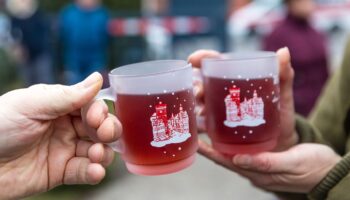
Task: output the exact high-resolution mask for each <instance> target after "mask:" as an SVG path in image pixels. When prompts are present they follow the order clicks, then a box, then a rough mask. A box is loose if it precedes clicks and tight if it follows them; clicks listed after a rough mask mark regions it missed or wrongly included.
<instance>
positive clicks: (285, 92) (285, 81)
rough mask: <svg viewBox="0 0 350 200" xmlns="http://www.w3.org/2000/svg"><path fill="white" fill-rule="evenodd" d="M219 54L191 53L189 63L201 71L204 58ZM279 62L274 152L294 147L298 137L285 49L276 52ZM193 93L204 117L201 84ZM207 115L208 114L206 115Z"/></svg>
mask: <svg viewBox="0 0 350 200" xmlns="http://www.w3.org/2000/svg"><path fill="white" fill-rule="evenodd" d="M218 57H220V54H219V53H218V52H215V51H206V50H201V51H197V52H195V53H193V54H192V55H191V56H190V57H189V62H190V63H192V65H193V66H194V67H197V68H199V69H201V68H202V67H203V66H202V61H203V59H206V58H218ZM277 58H278V62H279V81H280V129H281V133H280V136H279V137H278V139H277V146H276V147H275V149H274V150H275V151H282V150H285V149H288V148H290V147H291V146H293V145H295V144H296V143H297V141H298V135H297V134H296V132H295V130H294V128H295V115H294V104H293V88H292V84H293V77H294V71H293V69H292V67H291V64H290V53H289V51H288V49H287V48H283V49H280V50H279V51H278V52H277ZM194 87H195V88H194V91H195V95H196V100H197V108H196V111H199V112H197V115H199V116H206V115H205V113H206V112H207V108H205V107H204V105H205V104H204V93H205V92H206V91H204V87H203V84H202V83H201V82H199V81H198V82H197V84H195V85H194ZM208 114H209V113H208ZM200 149H202V148H201V146H200Z"/></svg>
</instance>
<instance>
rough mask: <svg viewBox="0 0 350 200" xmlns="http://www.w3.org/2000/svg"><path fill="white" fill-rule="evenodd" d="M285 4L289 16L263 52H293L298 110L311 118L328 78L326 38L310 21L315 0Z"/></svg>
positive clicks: (264, 42) (271, 36) (265, 45)
mask: <svg viewBox="0 0 350 200" xmlns="http://www.w3.org/2000/svg"><path fill="white" fill-rule="evenodd" d="M285 4H286V6H287V12H288V13H287V16H286V18H285V19H284V20H283V21H282V22H281V23H280V24H279V25H277V26H276V27H275V29H274V30H273V31H272V33H271V34H269V35H268V36H266V38H265V39H264V41H263V49H264V50H268V51H276V50H277V49H279V48H282V47H285V46H287V47H288V48H289V49H290V52H291V55H292V65H293V67H294V70H295V81H294V103H295V109H296V112H297V113H300V114H302V115H304V116H307V115H308V114H309V113H310V111H311V109H312V108H313V106H314V104H315V102H316V100H317V98H318V96H319V94H320V93H321V90H322V88H323V86H324V84H325V82H326V80H327V78H328V52H327V45H326V38H325V36H324V35H323V34H321V33H319V32H318V31H316V30H315V29H314V28H313V27H312V25H311V24H310V22H309V20H310V17H311V15H312V12H313V11H314V7H315V3H314V1H313V0H285Z"/></svg>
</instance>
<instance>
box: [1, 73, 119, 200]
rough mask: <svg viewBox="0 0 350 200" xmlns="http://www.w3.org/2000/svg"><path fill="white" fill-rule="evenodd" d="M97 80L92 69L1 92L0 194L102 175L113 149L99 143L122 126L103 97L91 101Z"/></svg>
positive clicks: (12, 195)
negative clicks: (57, 81) (67, 81)
mask: <svg viewBox="0 0 350 200" xmlns="http://www.w3.org/2000/svg"><path fill="white" fill-rule="evenodd" d="M102 80H103V79H102V76H101V75H100V74H98V73H94V74H92V75H91V76H89V77H88V78H87V79H85V80H84V81H82V82H80V83H78V84H76V85H73V86H63V85H45V84H39V85H34V86H32V87H29V88H26V89H19V90H14V91H11V92H9V93H6V94H4V95H2V96H0V119H1V124H0V199H20V198H24V197H28V196H31V195H35V194H38V193H42V192H45V191H48V190H51V189H53V188H55V187H57V186H59V185H63V184H65V185H73V184H92V185H93V184H97V183H99V182H100V181H101V180H102V179H103V178H104V176H105V173H106V172H105V168H106V167H107V166H109V165H110V164H111V163H112V161H113V159H114V152H113V151H112V149H111V148H110V147H108V146H106V145H104V144H103V143H109V142H114V141H116V140H117V139H118V138H119V136H120V134H121V125H120V123H119V121H118V120H117V118H116V117H115V116H113V115H109V114H108V108H107V106H106V104H105V103H104V102H103V101H94V102H90V101H93V99H94V97H95V96H96V95H97V93H98V92H99V90H100V89H101V86H102V82H103V81H102ZM82 107H86V108H87V112H86V113H84V114H81V108H82ZM83 117H84V118H85V119H86V123H83V120H82V118H83ZM84 124H87V126H85V125H84ZM88 127H90V128H89V129H87V128H88ZM91 128H93V130H94V131H93V132H89V134H87V133H88V131H87V130H90V129H91Z"/></svg>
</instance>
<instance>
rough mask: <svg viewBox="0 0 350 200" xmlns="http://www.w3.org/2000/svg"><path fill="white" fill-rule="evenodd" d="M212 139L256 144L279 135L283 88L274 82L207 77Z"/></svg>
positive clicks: (269, 79)
mask: <svg viewBox="0 0 350 200" xmlns="http://www.w3.org/2000/svg"><path fill="white" fill-rule="evenodd" d="M205 89H206V93H205V104H206V108H207V113H208V115H207V121H206V123H207V127H208V134H209V136H210V138H211V139H212V140H213V141H215V142H219V143H226V144H254V143H262V142H266V141H269V140H272V139H276V138H277V137H278V135H279V123H280V120H279V117H280V116H279V88H278V85H275V84H274V82H273V78H271V77H269V78H261V79H220V78H213V77H205Z"/></svg>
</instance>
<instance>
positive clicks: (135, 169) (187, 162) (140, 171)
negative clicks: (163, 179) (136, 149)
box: [125, 155, 196, 176]
mask: <svg viewBox="0 0 350 200" xmlns="http://www.w3.org/2000/svg"><path fill="white" fill-rule="evenodd" d="M195 158H196V155H192V156H190V157H188V158H185V159H183V160H179V161H177V162H175V163H170V164H163V165H135V164H131V163H127V162H126V163H125V165H126V168H127V169H128V171H129V172H130V173H133V174H136V175H141V176H158V175H165V174H171V173H175V172H178V171H181V170H183V169H185V168H187V167H189V166H191V165H192V164H193V162H194V160H195Z"/></svg>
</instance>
